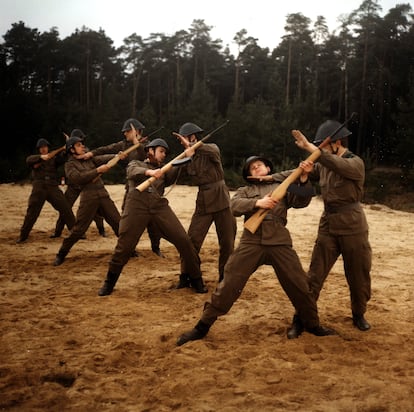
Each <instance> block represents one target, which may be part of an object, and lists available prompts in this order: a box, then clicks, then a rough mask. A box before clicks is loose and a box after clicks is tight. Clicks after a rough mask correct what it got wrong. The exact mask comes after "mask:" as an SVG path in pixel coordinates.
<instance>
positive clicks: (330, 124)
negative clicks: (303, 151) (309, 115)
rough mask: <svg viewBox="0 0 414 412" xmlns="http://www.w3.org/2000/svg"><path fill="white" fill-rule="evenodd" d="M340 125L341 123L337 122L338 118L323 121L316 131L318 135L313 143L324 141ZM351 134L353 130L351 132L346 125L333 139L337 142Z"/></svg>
mask: <svg viewBox="0 0 414 412" xmlns="http://www.w3.org/2000/svg"><path fill="white" fill-rule="evenodd" d="M339 127H341V123H339V122H337V121H336V120H327V121H326V122H324V123H322V124H321V125H320V126H319V127H318V130H317V131H316V136H315V140H314V141H313V143H315V144H318V143H322V142H323V141H324V140H325V139H326V138H327V137H328V136H330V135H331V134H333V133H335V130H337V129H338V128H339ZM350 134H352V132H350V131H349V130H348V129H347V128H346V127H343V128H342V129H341V130H340V131H339V132H338V133H336V134H335V136H333V137H332V139H331V141H332V142H335V141H336V140H339V139H342V138H344V137H347V136H349V135H350Z"/></svg>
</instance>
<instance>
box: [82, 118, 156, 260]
mask: <svg viewBox="0 0 414 412" xmlns="http://www.w3.org/2000/svg"><path fill="white" fill-rule="evenodd" d="M144 129H145V126H144V125H143V124H142V123H141V122H140V121H139V120H137V119H133V118H131V119H127V120H125V122H124V125H123V126H122V130H121V131H122V133H123V134H124V137H125V138H124V139H123V140H121V141H119V142H116V143H112V144H110V145H107V146H102V147H98V148H97V149H94V150H92V151H90V152H87V153H86V154H85V156H84V158H85V159H90V158H91V157H93V156H99V155H104V154H117V153H119V152H124V151H125V150H126V149H128V148H129V147H131V146H133V145H135V144H137V143H144V142H145V140H146V138H145V137H142V133H143V130H144ZM145 156H146V154H145V150H144V144H142V145H141V146H139V147H138V148H137V149H136V150H134V151H133V152H131V153H129V154H128V155H127V157H126V158H123V159H122V160H120V161H119V163H120V164H121V165H122V167H124V168H125V170H126V167H127V166H128V163H129V162H130V161H131V160H144V159H145ZM127 193H128V183H125V195H124V199H123V202H122V208H121V210H122V211H123V210H124V208H125V199H126V196H127ZM147 229H148V236H149V238H150V241H151V249H152V251H153V252H154V253H155V254H156V255H158V256H160V257H164V255H163V254H162V252H161V250H160V240H161V234H160V232H159V229H158V228H157V227H156V226H155V225H154V224H152V223H150V225H149V226H148V228H147ZM133 255H137V253H136V252H135V251H134V252H133Z"/></svg>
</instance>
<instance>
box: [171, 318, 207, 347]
mask: <svg viewBox="0 0 414 412" xmlns="http://www.w3.org/2000/svg"><path fill="white" fill-rule="evenodd" d="M210 326H211V325H207V323H204V322H203V321H201V320H199V321H198V323H197V325H195V327H194V329H191V330H189V331H188V332H184V333H183V334H182V335H181V336H180V337H179V338H178V339H177V346H181V345H184V343H187V342H189V341H190V340H198V339H203V338H204V336H206V335H207V333H208V331H209V330H210Z"/></svg>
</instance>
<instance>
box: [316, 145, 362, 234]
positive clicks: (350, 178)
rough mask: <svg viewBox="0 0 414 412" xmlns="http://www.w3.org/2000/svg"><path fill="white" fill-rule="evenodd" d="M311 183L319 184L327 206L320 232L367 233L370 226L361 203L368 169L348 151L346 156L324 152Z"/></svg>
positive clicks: (358, 158)
mask: <svg viewBox="0 0 414 412" xmlns="http://www.w3.org/2000/svg"><path fill="white" fill-rule="evenodd" d="M309 177H310V179H311V180H319V184H320V187H321V195H322V199H323V201H324V204H325V211H324V213H323V214H322V217H321V221H320V226H319V230H322V231H326V232H329V233H330V234H334V235H347V234H356V233H361V232H365V231H367V230H368V223H367V220H366V217H365V213H364V211H363V209H362V206H361V204H360V201H361V200H362V197H363V191H364V179H365V165H364V162H363V160H362V159H361V158H360V157H358V156H356V155H355V154H353V153H352V152H350V151H349V150H347V151H346V152H345V153H344V155H343V156H341V157H340V156H337V155H334V154H332V153H328V152H322V154H321V156H320V158H319V161H318V162H317V163H316V164H315V166H314V170H313V172H312V173H310V175H309Z"/></svg>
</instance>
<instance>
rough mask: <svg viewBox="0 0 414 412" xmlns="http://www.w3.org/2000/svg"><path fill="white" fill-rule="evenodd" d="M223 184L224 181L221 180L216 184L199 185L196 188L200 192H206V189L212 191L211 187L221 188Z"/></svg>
mask: <svg viewBox="0 0 414 412" xmlns="http://www.w3.org/2000/svg"><path fill="white" fill-rule="evenodd" d="M223 184H225V182H224V179H222V180H217V182H213V183H206V184H204V185H200V186H198V188H199V189H200V190H208V189H212V188H213V187H217V186H221V185H223Z"/></svg>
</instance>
